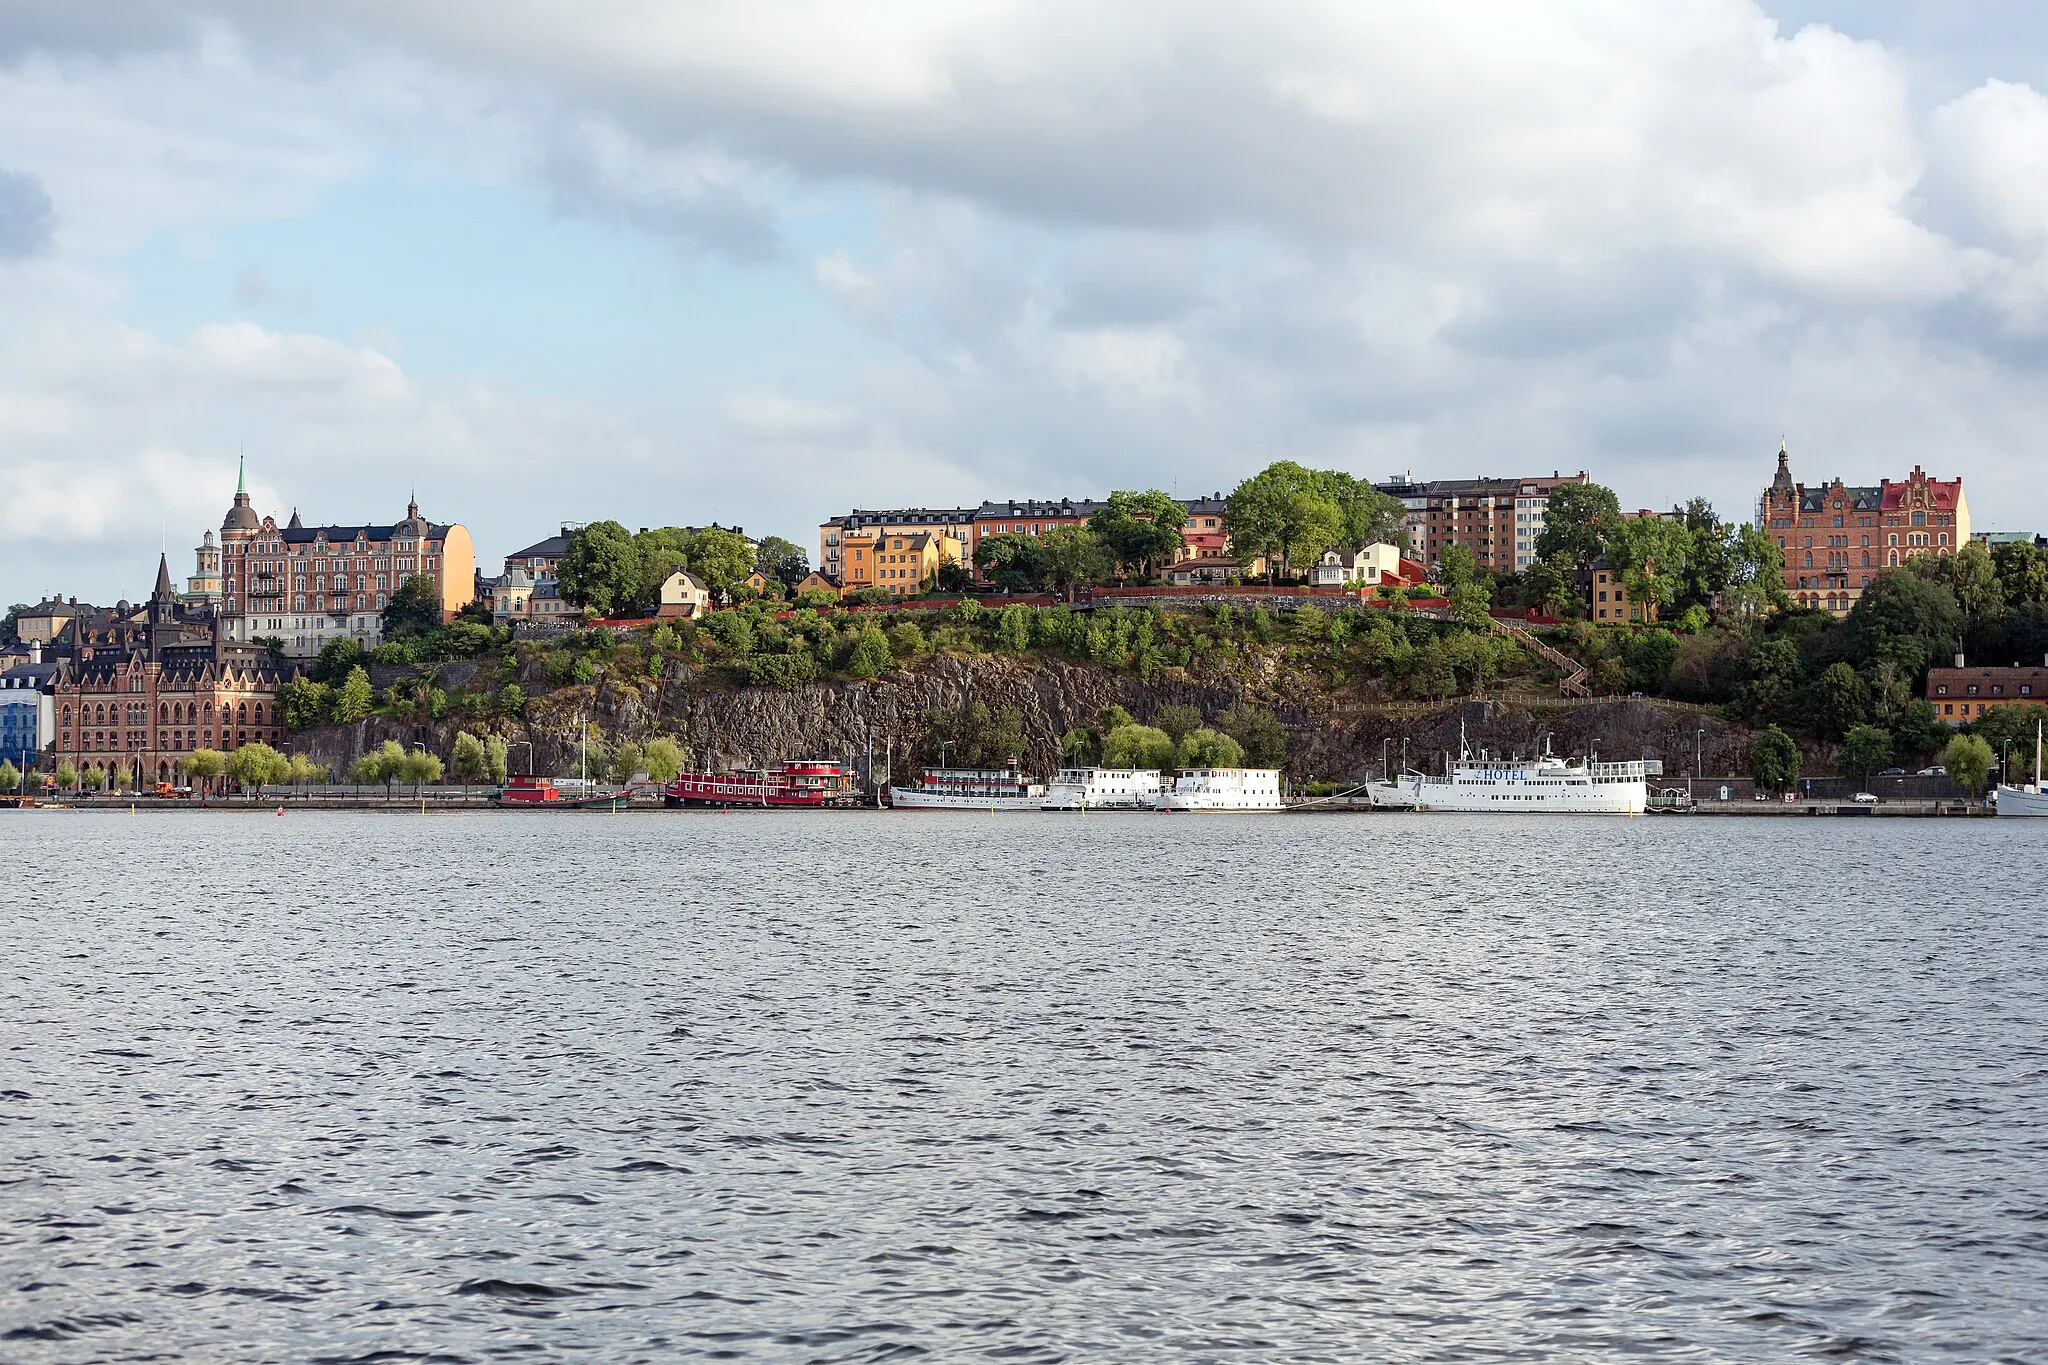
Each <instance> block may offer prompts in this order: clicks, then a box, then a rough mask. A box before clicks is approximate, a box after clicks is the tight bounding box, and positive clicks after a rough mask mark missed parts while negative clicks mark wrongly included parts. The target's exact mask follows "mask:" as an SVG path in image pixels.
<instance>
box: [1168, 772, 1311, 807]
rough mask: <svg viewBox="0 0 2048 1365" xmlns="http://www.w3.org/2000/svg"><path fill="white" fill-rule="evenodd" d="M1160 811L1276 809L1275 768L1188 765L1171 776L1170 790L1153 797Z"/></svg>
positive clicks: (1276, 780)
mask: <svg viewBox="0 0 2048 1365" xmlns="http://www.w3.org/2000/svg"><path fill="white" fill-rule="evenodd" d="M1152 809H1154V810H1163V811H1276V810H1284V809H1285V807H1284V806H1282V805H1281V804H1280V770H1279V769H1278V768H1190V769H1188V771H1186V772H1184V773H1182V774H1181V775H1180V776H1179V777H1176V778H1175V779H1174V780H1173V790H1172V791H1163V792H1161V793H1159V795H1158V796H1157V797H1155V798H1154V799H1153V802H1152Z"/></svg>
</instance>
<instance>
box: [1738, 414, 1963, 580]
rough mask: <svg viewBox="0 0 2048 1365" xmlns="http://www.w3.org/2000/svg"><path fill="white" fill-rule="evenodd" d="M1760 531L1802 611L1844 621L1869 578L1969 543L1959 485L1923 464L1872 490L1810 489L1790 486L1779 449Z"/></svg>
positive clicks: (1835, 485) (1786, 458)
mask: <svg viewBox="0 0 2048 1365" xmlns="http://www.w3.org/2000/svg"><path fill="white" fill-rule="evenodd" d="M1757 525H1758V526H1760V527H1762V528H1763V530H1764V532H1765V534H1767V535H1769V536H1770V537H1771V539H1772V540H1773V541H1774V542H1775V543H1776V544H1777V546H1778V549H1779V551H1780V552H1781V553H1783V555H1784V557H1785V570H1784V578H1785V591H1786V592H1787V593H1788V594H1789V595H1790V596H1791V598H1792V600H1793V601H1794V602H1795V603H1797V604H1798V605H1800V606H1803V607H1817V608H1819V609H1820V610H1822V611H1828V612H1833V613H1834V614H1835V615H1837V616H1845V615H1847V614H1848V612H1849V609H1850V608H1851V607H1853V606H1855V605H1856V600H1857V599H1858V598H1860V597H1861V596H1862V595H1863V589H1864V588H1865V587H1867V586H1869V583H1870V580H1871V579H1872V578H1874V577H1876V576H1877V575H1878V574H1879V573H1880V572H1882V571H1883V570H1885V569H1891V568H1897V567H1898V566H1899V565H1901V564H1903V563H1905V562H1906V561H1907V560H1909V559H1912V558H1914V557H1915V556H1917V555H1928V554H1931V555H1943V556H1946V555H1952V554H1954V553H1955V552H1956V551H1957V550H1959V549H1961V548H1962V547H1963V546H1965V545H1967V544H1969V543H1970V504H1969V501H1968V500H1967V499H1966V498H1965V497H1964V496H1963V481H1962V480H1961V479H1950V480H1942V479H1931V478H1929V477H1928V476H1927V474H1926V473H1925V472H1924V471H1923V470H1922V469H1921V468H1920V467H1919V466H1918V465H1915V466H1913V472H1912V473H1910V474H1908V475H1907V476H1906V477H1905V478H1904V479H1903V480H1900V481H1898V482H1896V483H1895V482H1893V481H1892V480H1890V479H1886V480H1884V481H1883V482H1881V483H1879V484H1877V485H1876V486H1875V487H1872V486H1869V485H1860V486H1851V485H1849V484H1845V483H1843V482H1842V481H1841V480H1840V479H1834V480H1831V481H1830V482H1828V483H1824V484H1820V485H1818V486H1816V487H1813V488H1808V487H1807V486H1806V485H1805V484H1803V483H1794V482H1793V480H1792V469H1791V456H1790V454H1789V452H1788V451H1787V450H1786V448H1785V446H1784V444H1783V443H1780V444H1779V446H1778V473H1777V477H1776V478H1774V479H1772V480H1771V484H1770V487H1768V488H1766V489H1765V490H1764V494H1763V497H1762V498H1761V499H1760V500H1759V501H1758V504H1757Z"/></svg>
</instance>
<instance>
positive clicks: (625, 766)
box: [606, 740, 646, 782]
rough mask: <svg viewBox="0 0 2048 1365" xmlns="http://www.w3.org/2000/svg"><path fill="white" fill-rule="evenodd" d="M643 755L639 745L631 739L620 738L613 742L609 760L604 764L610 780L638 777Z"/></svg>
mask: <svg viewBox="0 0 2048 1365" xmlns="http://www.w3.org/2000/svg"><path fill="white" fill-rule="evenodd" d="M645 757H646V755H645V754H644V753H643V752H642V750H641V748H640V746H639V745H637V744H635V743H633V742H632V741H631V740H621V741H620V742H619V743H617V744H614V745H613V746H612V751H611V754H610V756H609V760H610V761H609V762H608V764H607V765H606V766H607V767H608V768H609V769H610V772H611V779H612V781H614V782H631V781H632V780H633V779H634V778H636V777H638V776H639V775H640V765H641V763H642V762H643V761H644V759H645Z"/></svg>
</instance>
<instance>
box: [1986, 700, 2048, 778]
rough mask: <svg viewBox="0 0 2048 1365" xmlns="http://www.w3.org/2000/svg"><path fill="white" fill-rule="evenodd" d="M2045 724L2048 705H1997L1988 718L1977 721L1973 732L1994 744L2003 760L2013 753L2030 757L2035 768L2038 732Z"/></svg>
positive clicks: (2030, 762)
mask: <svg viewBox="0 0 2048 1365" xmlns="http://www.w3.org/2000/svg"><path fill="white" fill-rule="evenodd" d="M2044 722H2048V706H2041V705H2034V704H2029V705H2026V706H1994V707H1993V708H1992V709H1991V711H1990V713H1989V714H1988V715H1983V716H1979V717H1978V718H1977V720H1976V721H1975V723H1973V724H1972V725H1971V726H1970V733H1971V734H1973V735H1975V736H1977V737H1978V738H1979V739H1981V740H1983V741H1984V742H1985V743H1986V744H1988V745H1990V746H1991V752H1992V753H1994V754H1996V755H1997V756H1998V757H1999V758H2000V759H2001V760H2003V759H2004V758H2005V756H2006V754H2008V753H2010V752H2017V753H2021V754H2024V755H2026V756H2027V763H2028V767H2029V768H2030V769H2031V767H2032V763H2033V753H2034V730H2035V727H2036V726H2037V725H2041V724H2043V723H2044Z"/></svg>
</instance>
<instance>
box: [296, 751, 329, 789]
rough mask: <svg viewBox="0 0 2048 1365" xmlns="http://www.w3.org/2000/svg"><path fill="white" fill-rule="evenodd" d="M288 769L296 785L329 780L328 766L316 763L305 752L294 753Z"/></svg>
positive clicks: (300, 785) (302, 785) (301, 785)
mask: <svg viewBox="0 0 2048 1365" xmlns="http://www.w3.org/2000/svg"><path fill="white" fill-rule="evenodd" d="M286 771H287V774H288V776H289V778H290V781H291V784H292V785H293V786H294V787H304V786H308V785H310V784H312V783H314V782H325V781H326V780H327V768H326V766H325V765H324V764H320V763H315V762H314V761H313V760H312V759H310V758H307V757H306V756H305V755H304V754H293V755H292V756H291V759H290V761H289V766H288V768H287V770H286Z"/></svg>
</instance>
